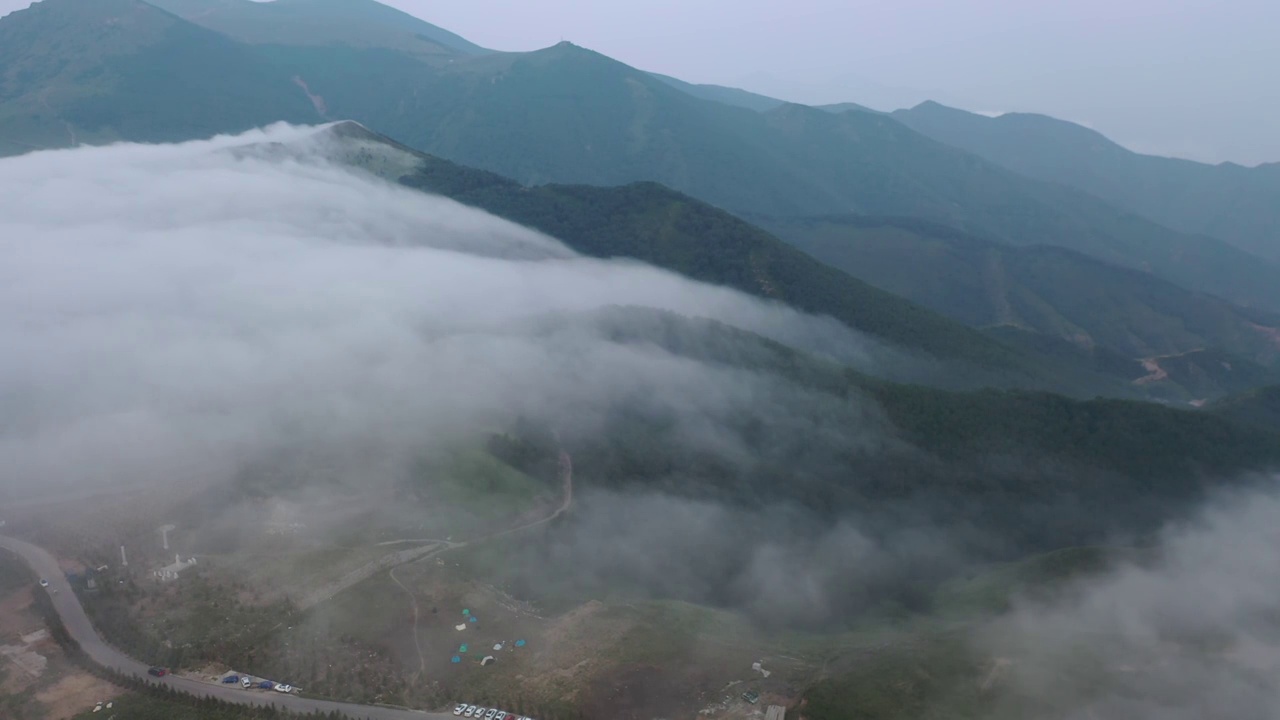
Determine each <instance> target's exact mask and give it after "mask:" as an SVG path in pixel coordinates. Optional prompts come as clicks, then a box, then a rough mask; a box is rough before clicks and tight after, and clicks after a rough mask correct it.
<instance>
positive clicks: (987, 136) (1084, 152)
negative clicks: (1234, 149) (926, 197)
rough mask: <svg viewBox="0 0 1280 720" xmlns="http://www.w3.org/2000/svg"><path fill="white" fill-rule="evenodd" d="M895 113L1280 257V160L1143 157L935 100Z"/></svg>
mask: <svg viewBox="0 0 1280 720" xmlns="http://www.w3.org/2000/svg"><path fill="white" fill-rule="evenodd" d="M893 117H894V118H895V119H897V120H899V121H900V122H902V123H904V124H906V125H908V126H910V127H911V128H913V129H915V130H917V131H919V132H921V133H923V134H925V135H928V136H929V137H931V138H934V139H935V140H939V141H941V142H944V143H947V144H948V145H953V146H955V147H958V148H962V149H964V150H968V151H969V152H972V153H974V154H976V155H979V156H981V157H983V158H986V159H987V160H990V161H991V162H994V163H998V164H1000V165H1002V166H1004V167H1007V168H1009V169H1010V170H1013V171H1015V172H1019V173H1022V174H1024V175H1027V176H1028V177H1034V178H1039V179H1041V180H1049V181H1052V182H1058V183H1062V184H1064V185H1069V186H1071V187H1075V188H1078V189H1080V190H1084V191H1086V192H1089V193H1092V194H1094V195H1096V196H1098V197H1101V198H1105V199H1106V200H1107V201H1108V202H1110V203H1111V204H1113V205H1115V206H1116V207H1120V208H1124V209H1126V210H1129V211H1131V212H1135V213H1138V214H1139V215H1142V216H1144V217H1148V218H1151V219H1152V220H1155V221H1156V222H1159V223H1162V224H1164V225H1167V226H1168V227H1171V228H1175V229H1177V230H1181V231H1183V232H1188V233H1202V234H1205V235H1211V236H1213V237H1216V238H1220V239H1222V240H1226V241H1228V242H1230V243H1232V244H1234V245H1236V246H1238V247H1240V248H1241V249H1244V250H1247V251H1249V252H1251V253H1254V254H1256V255H1259V256H1261V257H1265V258H1268V259H1270V260H1272V261H1280V164H1272V165H1267V166H1262V167H1257V168H1246V167H1242V166H1240V165H1235V164H1233V163H1223V164H1221V165H1207V164H1204V163H1198V162H1192V161H1190V160H1176V159H1172V158H1164V157H1155V156H1152V155H1142V154H1139V153H1135V152H1132V151H1130V150H1127V149H1125V148H1123V147H1121V146H1120V145H1117V144H1116V143H1114V142H1112V141H1110V140H1108V139H1107V138H1106V137H1104V136H1102V135H1101V134H1099V133H1097V132H1095V131H1093V130H1090V129H1088V128H1085V127H1081V126H1080V125H1076V124H1074V123H1070V122H1065V121H1062V120H1057V119H1054V118H1051V117H1046V116H1044V115H1034V114H1027V113H1009V114H1006V115H1001V116H999V117H994V118H992V117H986V116H983V115H977V114H974V113H968V112H965V111H963V110H956V109H954V108H948V107H945V106H943V105H939V104H937V103H933V102H927V103H923V104H921V105H918V106H916V107H914V108H911V109H910V110H898V111H896V112H894V113H893Z"/></svg>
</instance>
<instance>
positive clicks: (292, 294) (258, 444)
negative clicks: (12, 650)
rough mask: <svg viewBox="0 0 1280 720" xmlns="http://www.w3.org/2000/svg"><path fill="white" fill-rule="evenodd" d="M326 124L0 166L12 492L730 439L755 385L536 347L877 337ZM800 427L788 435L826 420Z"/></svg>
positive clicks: (1, 379)
mask: <svg viewBox="0 0 1280 720" xmlns="http://www.w3.org/2000/svg"><path fill="white" fill-rule="evenodd" d="M322 133H323V130H317V129H314V128H293V127H285V126H279V127H273V128H269V129H267V130H264V131H254V132H251V133H247V134H245V135H241V136H237V137H219V138H215V139H213V140H209V141H201V142H192V143H185V144H180V145H162V146H143V145H116V146H111V147H105V148H83V149H76V150H67V151H56V152H41V153H33V154H30V155H26V156H22V157H17V158H10V159H5V160H3V161H0V308H4V309H3V310H0V339H2V340H3V342H4V345H5V352H4V353H3V354H0V399H2V403H0V408H3V409H2V410H0V463H3V464H4V466H5V468H6V474H5V478H4V480H3V481H0V490H2V491H5V492H7V493H8V494H9V495H10V496H14V495H17V494H21V493H22V492H25V491H29V490H31V489H34V488H41V489H46V490H47V489H48V488H51V487H59V486H62V487H65V486H81V485H94V486H105V485H108V484H130V485H138V484H144V485H145V484H175V483H186V482H192V483H207V482H214V481H218V480H225V479H227V478H231V477H233V476H234V475H235V473H236V472H237V471H238V470H239V469H240V468H242V467H243V465H244V464H245V462H246V461H248V460H250V459H253V458H255V457H257V456H258V455H260V454H261V453H263V452H266V451H269V450H270V449H272V448H274V447H278V446H281V445H295V446H296V445H306V446H312V447H319V448H326V449H328V451H329V452H330V454H331V455H332V456H333V457H332V458H330V460H333V461H334V462H331V463H329V465H328V466H329V467H330V468H331V469H332V470H333V472H334V473H335V474H337V475H340V476H344V477H346V478H347V479H355V480H357V481H358V482H359V483H371V482H373V481H375V480H376V479H377V478H378V477H383V476H386V477H391V476H394V475H395V474H396V473H397V472H402V468H403V466H404V464H405V463H406V462H407V458H408V457H409V456H411V455H412V454H414V453H415V452H418V451H420V450H421V449H422V448H423V447H428V446H431V445H432V444H433V443H444V442H449V441H452V440H454V439H456V438H459V437H463V436H466V435H468V434H473V433H476V432H477V431H481V430H487V429H491V428H492V427H494V426H495V425H497V424H500V423H502V422H504V421H505V420H507V419H509V418H511V417H515V416H526V417H534V418H537V419H541V420H543V421H545V422H546V423H548V424H552V425H556V426H560V427H566V428H569V429H571V428H572V426H574V424H575V423H576V424H577V425H579V426H582V425H585V424H588V423H589V422H590V421H591V418H592V417H593V413H595V412H598V411H600V410H601V409H603V408H608V407H610V406H613V405H616V404H617V403H619V402H622V401H623V400H625V399H627V398H633V397H645V398H647V400H648V402H650V403H652V404H654V405H656V406H660V407H662V408H664V409H665V410H666V411H667V412H669V413H670V414H671V416H672V417H673V418H675V419H676V421H677V422H680V423H683V424H684V425H685V426H686V427H687V429H688V431H689V433H690V436H691V437H697V438H699V439H700V440H699V441H700V442H706V443H710V444H714V443H717V442H719V443H729V442H731V440H730V439H728V436H725V435H721V434H719V433H718V432H717V423H718V422H719V419H720V418H724V417H727V416H733V415H734V414H735V413H739V412H745V411H747V410H748V409H749V408H750V407H751V406H752V405H753V403H755V402H758V401H759V400H760V399H761V397H766V398H767V396H768V393H767V392H764V393H763V394H762V393H761V392H758V391H759V390H760V389H761V388H766V387H767V382H766V381H763V380H761V379H760V378H758V377H755V376H754V375H753V374H752V373H749V372H738V373H726V372H722V369H721V368H719V367H716V366H713V365H709V364H706V363H702V362H698V361H695V360H691V359H688V358H683V357H677V356H675V355H672V354H670V353H666V352H663V351H661V350H659V349H657V348H656V347H652V346H627V345H622V344H618V343H610V342H607V341H606V340H605V339H603V338H602V337H601V336H600V333H599V332H598V331H595V330H592V329H591V328H589V327H588V328H579V329H577V330H574V331H561V332H555V333H546V332H542V331H540V330H538V327H539V325H538V323H539V322H544V321H545V319H546V318H548V317H572V316H574V314H582V313H591V312H595V311H598V310H600V309H601V308H607V307H615V306H634V307H640V308H649V309H655V310H661V311H670V312H675V313H680V314H682V315H688V316H704V317H710V318H717V319H720V320H724V321H726V322H729V323H732V324H734V325H737V326H739V327H742V328H745V329H747V330H752V331H758V332H761V333H764V334H766V335H771V336H774V337H780V338H784V339H786V340H788V341H789V342H796V343H800V344H804V343H805V342H809V341H811V342H812V344H813V347H814V348H815V349H821V350H823V351H824V352H827V353H831V354H835V355H838V356H841V357H842V358H843V359H846V360H854V361H857V360H858V359H859V358H863V357H866V352H865V351H866V350H867V349H868V348H870V347H871V346H872V344H871V343H870V342H869V341H867V340H866V339H864V338H862V337H860V336H858V335H856V334H855V333H853V332H852V331H849V330H847V329H845V328H844V327H843V326H840V325H839V324H838V323H835V322H834V321H832V320H830V319H821V318H814V317H809V316H804V315H801V314H798V313H795V312H792V311H790V310H788V309H786V308H784V307H782V306H779V305H776V304H770V303H766V302H762V301H759V300H756V299H752V298H749V297H747V296H744V295H742V294H740V293H737V292H734V291H730V290H726V289H723V288H717V287H712V286H708V285H703V284H699V283H695V282H691V281H688V280H686V279H683V278H681V277H679V276H677V275H674V274H672V273H668V272H665V271H662V270H658V269H655V268H652V267H648V266H644V265H642V264H639V263H635V262H624V261H602V260H596V259H590V258H584V257H581V256H579V255H577V254H576V253H574V252H573V251H571V250H570V249H568V248H566V247H565V246H564V245H562V244H561V243H559V242H558V241H556V240H555V239H553V238H550V237H546V236H544V235H541V234H539V233H536V232H533V231H530V230H528V229H525V228H522V227H519V226H516V225H514V224H512V223H509V222H506V221H503V220H501V219H498V218H495V217H493V216H490V215H487V214H485V213H483V212H479V211H477V210H474V209H471V208H468V207H465V206H462V205H460V204H457V203H455V202H452V201H450V200H447V199H443V198H438V197H430V196H426V195H423V194H420V193H417V192H414V191H410V190H407V189H404V188H400V187H397V186H395V185H392V184H390V183H386V182H383V181H380V180H377V179H374V178H372V177H369V176H365V175H362V174H360V173H358V172H353V171H351V170H348V169H346V168H344V167H340V166H337V165H334V164H331V163H329V162H327V161H326V159H325V157H324V148H325V143H324V142H320V141H318V140H317V138H319V137H320V136H321V134H322ZM272 146H274V147H286V148H289V149H290V152H288V153H283V154H281V153H272V152H269V151H267V148H270V147H272ZM806 339H808V340H806ZM819 343H820V344H821V346H820V347H819ZM778 407H781V406H777V407H774V408H772V409H777V408H778ZM765 409H771V408H765ZM796 410H797V409H796V408H792V409H791V411H792V414H791V415H789V416H788V417H779V418H777V422H779V423H787V422H792V421H800V422H811V423H815V424H816V423H820V422H821V420H820V418H808V419H805V418H803V417H802V416H803V410H802V409H801V410H799V415H795V414H794V411H796ZM759 412H763V410H761V411H759ZM874 425H875V423H874V422H872V421H871V420H869V421H868V424H867V427H868V432H869V433H872V432H874V430H873V428H874ZM723 450H724V451H725V452H726V453H730V454H731V453H732V452H733V451H734V448H729V447H726V448H723ZM738 450H741V448H738ZM371 458H377V459H378V462H376V463H371V462H370V459H371Z"/></svg>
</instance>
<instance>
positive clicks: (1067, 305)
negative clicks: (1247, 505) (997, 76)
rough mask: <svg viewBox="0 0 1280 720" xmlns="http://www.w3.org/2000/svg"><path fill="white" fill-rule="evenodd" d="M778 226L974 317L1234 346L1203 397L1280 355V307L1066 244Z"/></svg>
mask: <svg viewBox="0 0 1280 720" xmlns="http://www.w3.org/2000/svg"><path fill="white" fill-rule="evenodd" d="M768 227H770V229H773V230H775V231H776V232H777V233H778V234H779V235H780V236H781V237H783V238H784V239H786V240H788V241H789V242H791V243H792V244H794V245H796V246H797V247H799V248H800V249H802V250H805V251H806V252H808V253H810V254H812V255H813V256H814V257H816V258H818V259H819V260H822V261H824V262H827V263H829V264H831V265H832V266H834V267H837V268H840V269H843V270H845V271H847V272H849V273H850V274H853V275H855V276H857V277H860V278H862V279H865V280H867V281H868V282H870V283H872V284H874V285H876V286H877V287H881V288H884V289H885V290H889V291H890V292H893V293H896V294H899V295H902V296H904V297H907V298H910V299H912V300H915V301H916V302H919V303H921V304H922V305H924V306H926V307H929V308H931V309H934V310H936V311H938V312H940V313H943V314H945V315H948V316H950V317H952V318H955V319H957V320H960V321H962V322H965V323H967V324H970V325H974V326H979V327H986V326H1001V325H1008V326H1014V327H1018V328H1022V329H1025V330H1030V331H1034V332H1038V333H1042V334H1045V335H1049V336H1053V337H1059V338H1063V339H1066V340H1069V341H1071V342H1072V343H1075V344H1076V345H1079V346H1081V347H1092V346H1094V345H1100V346H1102V347H1103V348H1106V349H1109V350H1112V351H1115V352H1117V353H1119V354H1121V355H1123V356H1127V357H1129V358H1146V357H1158V356H1167V355H1182V354H1184V353H1190V352H1192V351H1195V350H1199V349H1202V348H1214V349H1217V350H1220V351H1225V352H1226V353H1227V355H1228V356H1234V359H1235V360H1236V363H1235V364H1237V365H1239V366H1240V368H1239V369H1238V371H1237V372H1234V373H1233V372H1231V371H1224V372H1223V377H1221V378H1205V379H1204V380H1197V379H1195V378H1187V380H1188V383H1189V385H1190V386H1191V387H1189V388H1188V389H1189V392H1191V393H1192V395H1193V396H1194V397H1205V396H1207V395H1214V394H1222V393H1223V392H1230V391H1234V390H1236V389H1238V388H1239V387H1240V386H1242V385H1243V386H1245V387H1247V386H1248V385H1247V383H1252V382H1256V381H1257V380H1258V379H1259V378H1258V377H1255V376H1256V375H1257V373H1256V372H1253V371H1251V370H1249V371H1246V368H1256V366H1257V365H1264V366H1265V365H1271V364H1272V363H1274V362H1275V360H1276V359H1277V357H1278V356H1280V343H1277V341H1276V340H1275V339H1274V337H1273V335H1272V333H1274V331H1275V330H1276V329H1277V328H1280V316H1276V315H1274V314H1271V313H1267V312H1264V311H1260V310H1255V309H1249V308H1242V307H1238V306H1235V305H1232V304H1231V303H1229V302H1227V301H1225V300H1221V299H1219V298H1216V297H1213V296H1208V295H1201V294H1197V293H1193V292H1190V291H1187V290H1184V289H1182V288H1181V287H1179V286H1177V285H1173V284H1172V283H1168V282H1165V281H1162V280H1160V279H1159V278H1156V277H1153V276H1151V275H1148V274H1146V273H1142V272H1138V271H1135V270H1130V269H1126V268H1122V267H1117V266H1113V265H1108V264H1106V263H1103V262H1099V261H1097V260H1095V259H1093V258H1090V257H1087V256H1084V255H1081V254H1079V253H1075V252H1071V251H1068V250H1064V249H1062V248H1054V247H1011V246H1008V245H1004V244H1001V243H994V242H990V241H986V240H982V239H980V238H976V237H973V236H971V235H967V234H965V233H962V232H959V231H956V230H953V229H951V228H947V227H943V226H938V225H933V224H930V223H925V222H920V221H912V220H904V219H886V218H865V217H856V216H844V217H828V218H810V219H804V220H796V221H789V222H782V221H776V222H773V223H769V224H768ZM1002 337H1005V339H1009V338H1008V337H1007V336H1004V335H1002ZM1227 362H1231V360H1227ZM1201 365H1202V366H1203V368H1205V369H1209V368H1211V366H1210V365H1209V364H1208V363H1201ZM1201 374H1203V372H1202V373H1201ZM1233 375H1234V376H1235V377H1233ZM1264 375H1265V371H1264ZM1264 379H1265V378H1264Z"/></svg>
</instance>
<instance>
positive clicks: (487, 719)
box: [484, 708, 498, 720]
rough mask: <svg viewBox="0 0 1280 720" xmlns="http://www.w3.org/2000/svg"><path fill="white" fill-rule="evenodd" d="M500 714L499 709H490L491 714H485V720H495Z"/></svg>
mask: <svg viewBox="0 0 1280 720" xmlns="http://www.w3.org/2000/svg"><path fill="white" fill-rule="evenodd" d="M497 714H498V708H489V712H487V713H485V716H484V720H493V716H494V715H497Z"/></svg>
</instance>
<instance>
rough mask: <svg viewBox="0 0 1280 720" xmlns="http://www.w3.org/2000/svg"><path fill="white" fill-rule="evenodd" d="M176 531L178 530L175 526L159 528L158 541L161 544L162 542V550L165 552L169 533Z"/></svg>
mask: <svg viewBox="0 0 1280 720" xmlns="http://www.w3.org/2000/svg"><path fill="white" fill-rule="evenodd" d="M177 529H178V526H177V525H162V526H160V530H159V532H160V540H161V542H162V543H164V549H165V550H168V549H169V533H170V532H172V531H174V530H177Z"/></svg>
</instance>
